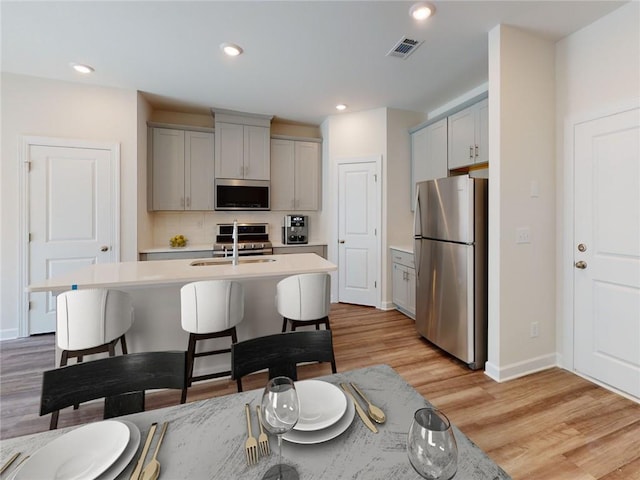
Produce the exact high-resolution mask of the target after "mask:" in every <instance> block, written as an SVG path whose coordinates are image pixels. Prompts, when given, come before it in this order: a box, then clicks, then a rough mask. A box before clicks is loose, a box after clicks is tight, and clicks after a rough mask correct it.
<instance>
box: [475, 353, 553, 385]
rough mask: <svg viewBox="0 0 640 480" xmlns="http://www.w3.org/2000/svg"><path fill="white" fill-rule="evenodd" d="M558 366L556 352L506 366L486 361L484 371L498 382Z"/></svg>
mask: <svg viewBox="0 0 640 480" xmlns="http://www.w3.org/2000/svg"><path fill="white" fill-rule="evenodd" d="M557 366H558V358H557V355H556V354H555V353H550V354H548V355H542V356H540V357H535V358H530V359H528V360H524V361H522V362H516V363H512V364H511V365H506V366H504V367H498V366H496V365H494V364H492V363H491V362H487V363H485V369H484V373H485V374H486V375H487V376H488V377H490V378H492V379H493V380H495V381H496V382H506V381H509V380H513V379H516V378H519V377H524V376H526V375H531V374H532V373H536V372H541V371H542V370H548V369H549V368H553V367H557Z"/></svg>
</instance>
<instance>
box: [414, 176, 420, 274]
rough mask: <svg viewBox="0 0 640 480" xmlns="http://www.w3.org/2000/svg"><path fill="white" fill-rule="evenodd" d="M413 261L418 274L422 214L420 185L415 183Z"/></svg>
mask: <svg viewBox="0 0 640 480" xmlns="http://www.w3.org/2000/svg"><path fill="white" fill-rule="evenodd" d="M413 213H414V217H413V237H414V240H413V243H414V246H413V263H414V267H415V269H416V275H420V247H421V242H422V224H421V221H422V215H421V212H420V185H417V184H416V205H415V208H414V209H413Z"/></svg>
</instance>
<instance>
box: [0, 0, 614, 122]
mask: <svg viewBox="0 0 640 480" xmlns="http://www.w3.org/2000/svg"><path fill="white" fill-rule="evenodd" d="M413 3H414V2H405V1H386V2H385V1H335V0H334V1H286V2H281V1H232V2H223V1H198V2H190V1H183V0H180V1H160V2H152V1H139V2H135V1H125V2H116V1H103V2H97V1H86V2H85V1H71V2H59V1H44V2H32V1H16V2H12V1H6V0H2V1H1V3H0V9H1V10H0V21H1V27H2V34H1V35H2V36H1V40H2V57H1V62H2V71H3V72H10V73H16V74H24V75H32V76H36V77H44V78H50V79H57V80H65V81H71V82H80V83H85V84H96V85H102V86H111V87H120V88H126V89H133V90H139V91H141V92H143V94H144V95H145V96H146V98H148V99H149V101H150V103H151V104H152V105H153V106H154V107H155V108H158V109H164V110H174V111H180V112H191V113H209V112H210V109H211V108H212V107H215V108H220V109H229V110H237V111H243V112H251V113H259V114H268V115H274V116H275V117H276V118H278V119H279V120H280V121H285V122H299V123H306V124H313V125H319V124H320V123H321V122H322V121H323V120H324V119H325V118H326V117H327V116H328V115H333V114H336V113H337V111H336V110H335V105H336V104H338V103H345V104H347V105H348V110H347V111H350V112H354V111H362V110H369V109H373V108H379V107H384V106H386V107H392V108H399V109H406V110H415V111H424V112H428V111H430V110H433V109H435V108H437V107H439V106H441V105H442V104H444V103H446V102H448V101H449V100H452V99H454V98H456V97H458V96H459V95H461V94H463V93H465V92H467V91H469V90H471V89H473V88H475V87H478V86H479V85H482V84H483V83H484V82H486V81H487V75H488V73H487V33H488V32H489V31H490V30H491V29H492V28H493V27H495V26H496V25H498V24H500V23H502V24H508V25H512V26H517V27H520V28H523V29H526V30H527V31H530V32H533V33H536V34H538V35H541V36H544V37H545V38H549V39H552V40H557V39H560V38H562V37H564V36H566V35H568V34H570V33H572V32H574V31H576V30H579V29H580V28H582V27H583V26H585V25H588V24H590V23H592V22H593V21H594V20H596V19H598V18H600V17H602V16H603V15H605V14H607V13H609V12H611V11H612V10H614V9H616V8H618V7H619V6H620V5H622V4H623V3H626V2H617V1H602V2H601V1H592V0H588V1H567V2H564V1H533V0H531V1H522V0H521V1H508V2H503V1H480V0H478V1H453V0H448V1H435V2H432V3H433V4H434V5H435V6H436V14H435V15H434V16H433V17H432V18H430V19H428V20H426V21H424V22H422V23H419V22H416V21H415V20H413V19H412V18H410V17H409V14H408V12H409V8H410V6H411V5H412V4H413ZM405 36H406V37H409V38H412V39H416V40H421V41H424V43H423V44H422V45H421V46H420V47H419V48H417V49H416V50H415V51H414V52H413V53H412V54H411V55H410V56H408V57H407V58H406V59H401V58H395V57H389V56H386V54H387V53H388V52H389V51H390V50H391V49H392V48H393V47H394V46H395V45H396V43H397V42H398V41H400V40H401V39H402V38H403V37H405ZM223 42H234V43H237V44H238V45H240V46H241V47H242V48H243V49H244V54H243V55H241V56H239V57H235V58H230V57H226V56H224V55H223V54H222V52H221V50H220V48H219V46H220V44H221V43H223ZM71 62H77V63H86V64H89V65H91V66H93V67H94V68H95V72H94V73H92V74H91V75H89V76H81V75H80V74H77V73H75V72H74V71H73V70H72V69H71V68H70V66H69V65H70V63H71Z"/></svg>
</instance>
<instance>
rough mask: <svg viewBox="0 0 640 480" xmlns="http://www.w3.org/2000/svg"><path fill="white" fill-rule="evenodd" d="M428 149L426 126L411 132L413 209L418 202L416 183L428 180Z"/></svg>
mask: <svg viewBox="0 0 640 480" xmlns="http://www.w3.org/2000/svg"><path fill="white" fill-rule="evenodd" d="M427 151H428V148H427V129H426V127H425V128H421V129H420V130H418V131H416V132H413V133H412V134H411V210H413V209H414V207H415V203H416V183H418V182H421V181H423V180H428V176H429V173H428V165H427Z"/></svg>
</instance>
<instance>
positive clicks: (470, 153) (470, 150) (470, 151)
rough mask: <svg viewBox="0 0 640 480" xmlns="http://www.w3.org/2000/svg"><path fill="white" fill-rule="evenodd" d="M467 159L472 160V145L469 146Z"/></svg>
mask: <svg viewBox="0 0 640 480" xmlns="http://www.w3.org/2000/svg"><path fill="white" fill-rule="evenodd" d="M469 158H473V145H469Z"/></svg>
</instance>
